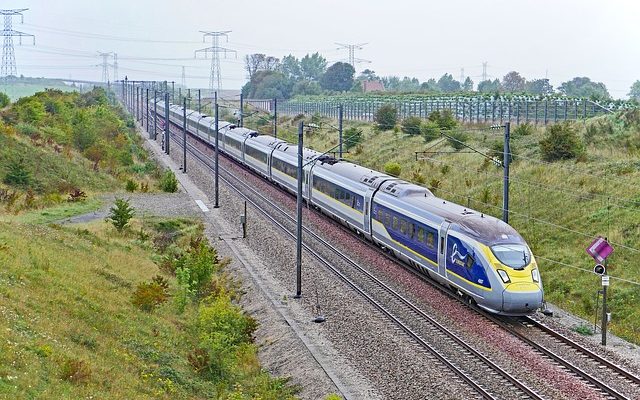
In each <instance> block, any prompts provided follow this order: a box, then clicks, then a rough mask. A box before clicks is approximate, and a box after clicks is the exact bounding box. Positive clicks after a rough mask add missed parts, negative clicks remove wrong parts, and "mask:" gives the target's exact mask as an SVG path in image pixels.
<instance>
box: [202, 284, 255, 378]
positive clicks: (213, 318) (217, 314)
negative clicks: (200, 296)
mask: <svg viewBox="0 0 640 400" xmlns="http://www.w3.org/2000/svg"><path fill="white" fill-rule="evenodd" d="M256 326H257V325H256V323H255V321H254V320H253V319H252V318H250V317H248V316H246V315H245V314H244V313H243V312H242V309H240V307H238V306H236V305H234V304H233V303H232V302H231V299H230V298H229V297H228V296H221V297H218V298H215V299H210V300H208V301H206V302H204V303H202V304H201V305H200V307H199V310H198V322H197V331H198V337H199V338H200V343H199V347H200V348H202V349H204V350H205V351H206V352H207V355H208V358H209V365H208V367H207V368H206V373H207V374H208V375H209V376H210V377H211V378H213V379H220V378H222V377H224V376H228V375H229V374H230V373H231V372H232V369H233V365H234V364H235V363H237V359H236V354H238V353H240V354H241V353H242V350H243V347H245V346H247V345H248V344H250V343H251V338H252V335H253V332H254V331H255V329H256Z"/></svg>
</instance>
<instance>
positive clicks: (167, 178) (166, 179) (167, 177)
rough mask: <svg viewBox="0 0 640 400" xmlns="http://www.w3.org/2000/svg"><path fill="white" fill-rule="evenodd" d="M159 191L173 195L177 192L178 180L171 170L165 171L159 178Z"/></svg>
mask: <svg viewBox="0 0 640 400" xmlns="http://www.w3.org/2000/svg"><path fill="white" fill-rule="evenodd" d="M159 186H160V190H162V191H163V192H169V193H175V192H177V191H178V180H177V179H176V175H175V174H174V173H173V171H171V170H166V171H165V173H164V174H163V175H162V178H160V183H159Z"/></svg>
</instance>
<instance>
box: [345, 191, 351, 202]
mask: <svg viewBox="0 0 640 400" xmlns="http://www.w3.org/2000/svg"><path fill="white" fill-rule="evenodd" d="M344 198H345V200H351V192H346V193H345V195H344Z"/></svg>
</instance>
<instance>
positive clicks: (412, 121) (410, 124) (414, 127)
mask: <svg viewBox="0 0 640 400" xmlns="http://www.w3.org/2000/svg"><path fill="white" fill-rule="evenodd" d="M421 125H422V120H421V119H420V118H419V117H407V118H405V119H404V120H403V121H402V132H404V133H406V134H407V135H419V134H420V128H421Z"/></svg>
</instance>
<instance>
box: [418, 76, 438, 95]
mask: <svg viewBox="0 0 640 400" xmlns="http://www.w3.org/2000/svg"><path fill="white" fill-rule="evenodd" d="M420 90H423V91H425V92H435V93H437V92H439V91H440V88H439V87H438V82H436V80H435V79H433V78H430V79H429V80H428V81H426V82H422V85H420Z"/></svg>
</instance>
